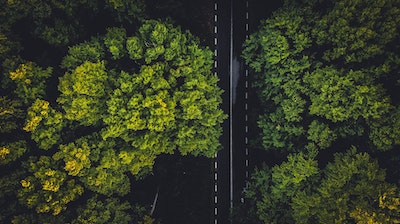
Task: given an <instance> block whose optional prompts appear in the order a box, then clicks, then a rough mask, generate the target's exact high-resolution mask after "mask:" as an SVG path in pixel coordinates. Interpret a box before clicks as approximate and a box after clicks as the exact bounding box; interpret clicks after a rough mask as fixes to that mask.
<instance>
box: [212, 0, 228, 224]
mask: <svg viewBox="0 0 400 224" xmlns="http://www.w3.org/2000/svg"><path fill="white" fill-rule="evenodd" d="M230 1H231V0H216V2H215V4H214V58H215V62H214V71H215V74H216V75H217V76H218V77H219V78H220V82H219V86H220V87H221V88H222V89H224V93H223V94H222V99H223V103H222V109H223V110H224V112H225V113H226V114H228V115H229V111H230V110H229V102H230V100H229V99H230V91H229V89H230V78H229V76H230V74H229V65H230V62H229V55H230V35H229V34H230V25H229V24H230V6H231V5H230ZM229 130H230V120H229V119H227V120H225V122H224V123H223V134H222V136H221V138H220V141H221V144H222V147H223V150H220V151H219V152H218V153H217V155H216V158H215V161H214V209H213V210H214V215H213V217H214V218H213V221H212V222H211V223H214V224H217V223H220V224H225V223H228V219H229V189H230V185H229V178H230V176H229V145H230V142H229V138H230V135H229Z"/></svg>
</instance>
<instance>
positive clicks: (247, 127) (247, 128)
mask: <svg viewBox="0 0 400 224" xmlns="http://www.w3.org/2000/svg"><path fill="white" fill-rule="evenodd" d="M248 132H249V126H247V125H246V133H248Z"/></svg>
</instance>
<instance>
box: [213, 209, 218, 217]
mask: <svg viewBox="0 0 400 224" xmlns="http://www.w3.org/2000/svg"><path fill="white" fill-rule="evenodd" d="M217 214H218V208H217V207H215V208H214V215H217Z"/></svg>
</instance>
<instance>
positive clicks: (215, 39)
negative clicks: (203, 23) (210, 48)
mask: <svg viewBox="0 0 400 224" xmlns="http://www.w3.org/2000/svg"><path fill="white" fill-rule="evenodd" d="M217 43H218V40H217V38H216V37H215V38H214V45H215V46H217Z"/></svg>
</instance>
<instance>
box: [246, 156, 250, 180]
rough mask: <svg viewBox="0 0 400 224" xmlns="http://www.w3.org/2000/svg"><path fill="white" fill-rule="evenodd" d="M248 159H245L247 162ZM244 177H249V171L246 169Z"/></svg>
mask: <svg viewBox="0 0 400 224" xmlns="http://www.w3.org/2000/svg"><path fill="white" fill-rule="evenodd" d="M247 161H248V160H246V162H247ZM246 178H249V171H247V170H246Z"/></svg>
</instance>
